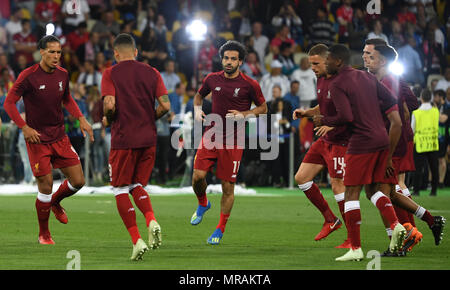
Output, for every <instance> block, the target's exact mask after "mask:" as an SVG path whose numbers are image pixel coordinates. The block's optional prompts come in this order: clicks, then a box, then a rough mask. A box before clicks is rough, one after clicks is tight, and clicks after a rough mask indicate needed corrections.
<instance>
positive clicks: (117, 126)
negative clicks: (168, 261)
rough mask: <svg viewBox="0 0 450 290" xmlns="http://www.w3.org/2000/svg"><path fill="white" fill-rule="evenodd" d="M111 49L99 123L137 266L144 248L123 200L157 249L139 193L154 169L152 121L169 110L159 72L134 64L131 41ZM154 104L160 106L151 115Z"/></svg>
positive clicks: (151, 218) (157, 230)
mask: <svg viewBox="0 0 450 290" xmlns="http://www.w3.org/2000/svg"><path fill="white" fill-rule="evenodd" d="M113 48H114V58H115V59H116V61H117V62H118V64H117V65H114V66H112V67H110V68H108V69H107V70H105V72H104V73H103V76H102V96H103V97H104V99H103V111H104V114H105V118H104V123H106V124H105V125H111V151H110V153H109V165H110V177H111V185H112V186H113V192H114V195H115V199H116V205H117V210H118V211H119V214H120V217H121V218H122V221H123V223H124V224H125V227H126V228H127V230H128V233H129V234H130V236H131V241H132V243H133V251H132V254H131V260H140V259H142V255H143V254H144V253H145V252H146V251H147V250H148V247H147V245H146V244H145V242H144V241H143V240H142V238H141V235H140V233H139V230H138V227H137V225H136V213H135V211H134V208H133V205H132V203H131V201H130V198H129V196H128V195H129V194H131V195H132V197H133V200H134V202H135V204H136V206H137V207H138V208H139V210H140V211H141V212H142V213H143V214H144V217H145V221H146V225H147V228H148V233H149V235H148V243H149V246H150V247H151V248H153V249H156V248H158V247H159V246H160V245H161V227H160V225H159V224H158V222H157V221H156V219H155V215H154V212H153V208H152V204H151V202H150V197H149V195H148V193H147V192H146V191H145V190H144V187H145V186H146V185H147V182H148V180H149V178H150V175H151V173H152V169H153V166H154V164H155V152H156V125H155V121H156V120H157V119H158V118H160V117H162V116H163V115H164V114H165V113H167V112H168V111H169V110H170V101H169V98H168V96H167V90H166V87H165V86H164V83H163V81H162V78H161V75H160V74H159V72H158V71H157V70H156V69H155V68H153V67H151V66H149V65H147V64H144V63H141V62H138V61H136V60H135V58H136V56H137V49H136V44H135V42H134V39H133V37H132V36H131V35H129V34H119V35H118V36H117V37H116V39H115V40H114V44H113ZM156 101H157V102H158V104H159V105H158V106H157V107H156V109H155V104H156Z"/></svg>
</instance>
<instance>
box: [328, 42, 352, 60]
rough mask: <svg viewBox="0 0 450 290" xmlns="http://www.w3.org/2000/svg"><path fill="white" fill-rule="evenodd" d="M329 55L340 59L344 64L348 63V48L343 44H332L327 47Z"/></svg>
mask: <svg viewBox="0 0 450 290" xmlns="http://www.w3.org/2000/svg"><path fill="white" fill-rule="evenodd" d="M328 51H329V53H330V55H332V56H333V58H335V59H340V60H341V61H342V62H343V63H344V64H349V63H350V50H349V49H348V48H347V47H346V46H345V45H343V44H334V45H332V46H331V47H330V48H329V49H328Z"/></svg>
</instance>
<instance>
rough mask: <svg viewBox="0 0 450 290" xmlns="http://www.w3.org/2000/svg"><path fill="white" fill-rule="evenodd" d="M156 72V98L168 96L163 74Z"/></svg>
mask: <svg viewBox="0 0 450 290" xmlns="http://www.w3.org/2000/svg"><path fill="white" fill-rule="evenodd" d="M154 70H155V73H156V89H155V97H161V96H164V95H167V94H168V92H167V88H166V86H165V85H164V81H163V79H162V77H161V74H160V73H159V72H158V71H157V70H156V69H154Z"/></svg>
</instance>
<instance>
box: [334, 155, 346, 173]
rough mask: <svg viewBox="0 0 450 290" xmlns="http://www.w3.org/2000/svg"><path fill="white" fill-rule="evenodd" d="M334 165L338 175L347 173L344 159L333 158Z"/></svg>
mask: <svg viewBox="0 0 450 290" xmlns="http://www.w3.org/2000/svg"><path fill="white" fill-rule="evenodd" d="M333 163H334V171H336V173H338V174H341V173H344V172H345V169H344V168H345V162H344V157H333ZM338 168H339V169H338Z"/></svg>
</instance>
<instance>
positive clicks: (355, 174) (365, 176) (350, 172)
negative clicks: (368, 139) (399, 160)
mask: <svg viewBox="0 0 450 290" xmlns="http://www.w3.org/2000/svg"><path fill="white" fill-rule="evenodd" d="M388 155H389V150H388V149H386V150H383V151H377V152H373V153H364V154H348V153H347V154H345V174H344V185H345V186H355V185H366V184H372V183H388V184H397V176H394V177H390V178H386V177H385V175H386V165H387V164H386V162H387V158H388ZM393 163H394V161H393ZM394 167H395V165H394Z"/></svg>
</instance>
